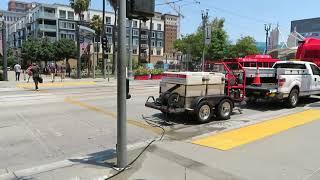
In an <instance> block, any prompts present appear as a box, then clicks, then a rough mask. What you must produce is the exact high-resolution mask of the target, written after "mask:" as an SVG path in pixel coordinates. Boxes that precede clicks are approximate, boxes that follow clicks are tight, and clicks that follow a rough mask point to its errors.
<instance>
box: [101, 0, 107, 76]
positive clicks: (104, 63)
mask: <svg viewBox="0 0 320 180" xmlns="http://www.w3.org/2000/svg"><path fill="white" fill-rule="evenodd" d="M102 2H103V3H102V37H104V36H105V35H106V27H105V20H106V0H102ZM105 53H106V52H105V50H104V49H103V48H102V59H103V69H102V74H103V78H104V79H106V64H107V63H106V61H107V60H106V57H105Z"/></svg>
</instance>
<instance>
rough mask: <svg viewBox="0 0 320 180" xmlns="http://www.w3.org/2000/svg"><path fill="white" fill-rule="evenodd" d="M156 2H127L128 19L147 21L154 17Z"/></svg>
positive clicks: (140, 0)
mask: <svg viewBox="0 0 320 180" xmlns="http://www.w3.org/2000/svg"><path fill="white" fill-rule="evenodd" d="M154 11H155V0H127V18H129V19H141V20H146V19H148V18H150V17H153V16H154Z"/></svg>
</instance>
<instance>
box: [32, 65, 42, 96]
mask: <svg viewBox="0 0 320 180" xmlns="http://www.w3.org/2000/svg"><path fill="white" fill-rule="evenodd" d="M31 72H32V76H33V81H34V85H35V90H36V91H37V90H39V87H38V85H39V82H42V78H41V77H40V67H39V66H38V65H37V64H36V63H33V64H32V68H31Z"/></svg>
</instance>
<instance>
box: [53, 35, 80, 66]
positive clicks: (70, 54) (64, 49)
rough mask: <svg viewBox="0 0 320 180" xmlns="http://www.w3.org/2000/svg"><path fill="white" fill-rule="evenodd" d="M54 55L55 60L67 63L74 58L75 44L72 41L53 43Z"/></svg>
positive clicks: (63, 40)
mask: <svg viewBox="0 0 320 180" xmlns="http://www.w3.org/2000/svg"><path fill="white" fill-rule="evenodd" d="M53 47H54V53H55V57H56V59H57V60H64V59H66V60H67V61H68V60H69V59H70V58H75V57H76V54H77V52H76V44H75V42H74V41H73V40H72V39H65V38H63V39H60V40H59V41H55V42H54V43H53Z"/></svg>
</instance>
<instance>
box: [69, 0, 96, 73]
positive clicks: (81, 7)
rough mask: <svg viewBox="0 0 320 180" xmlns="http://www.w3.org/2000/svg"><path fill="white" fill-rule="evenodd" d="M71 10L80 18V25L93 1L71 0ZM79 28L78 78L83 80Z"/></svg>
mask: <svg viewBox="0 0 320 180" xmlns="http://www.w3.org/2000/svg"><path fill="white" fill-rule="evenodd" d="M69 2H70V6H71V8H72V9H73V10H74V12H75V13H76V14H77V15H78V16H79V21H80V24H81V22H83V20H84V16H83V12H85V11H88V9H89V6H90V3H91V0H69ZM79 36H80V34H79V28H78V25H77V51H78V62H77V76H78V78H79V79H80V78H81V58H80V42H79Z"/></svg>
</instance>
